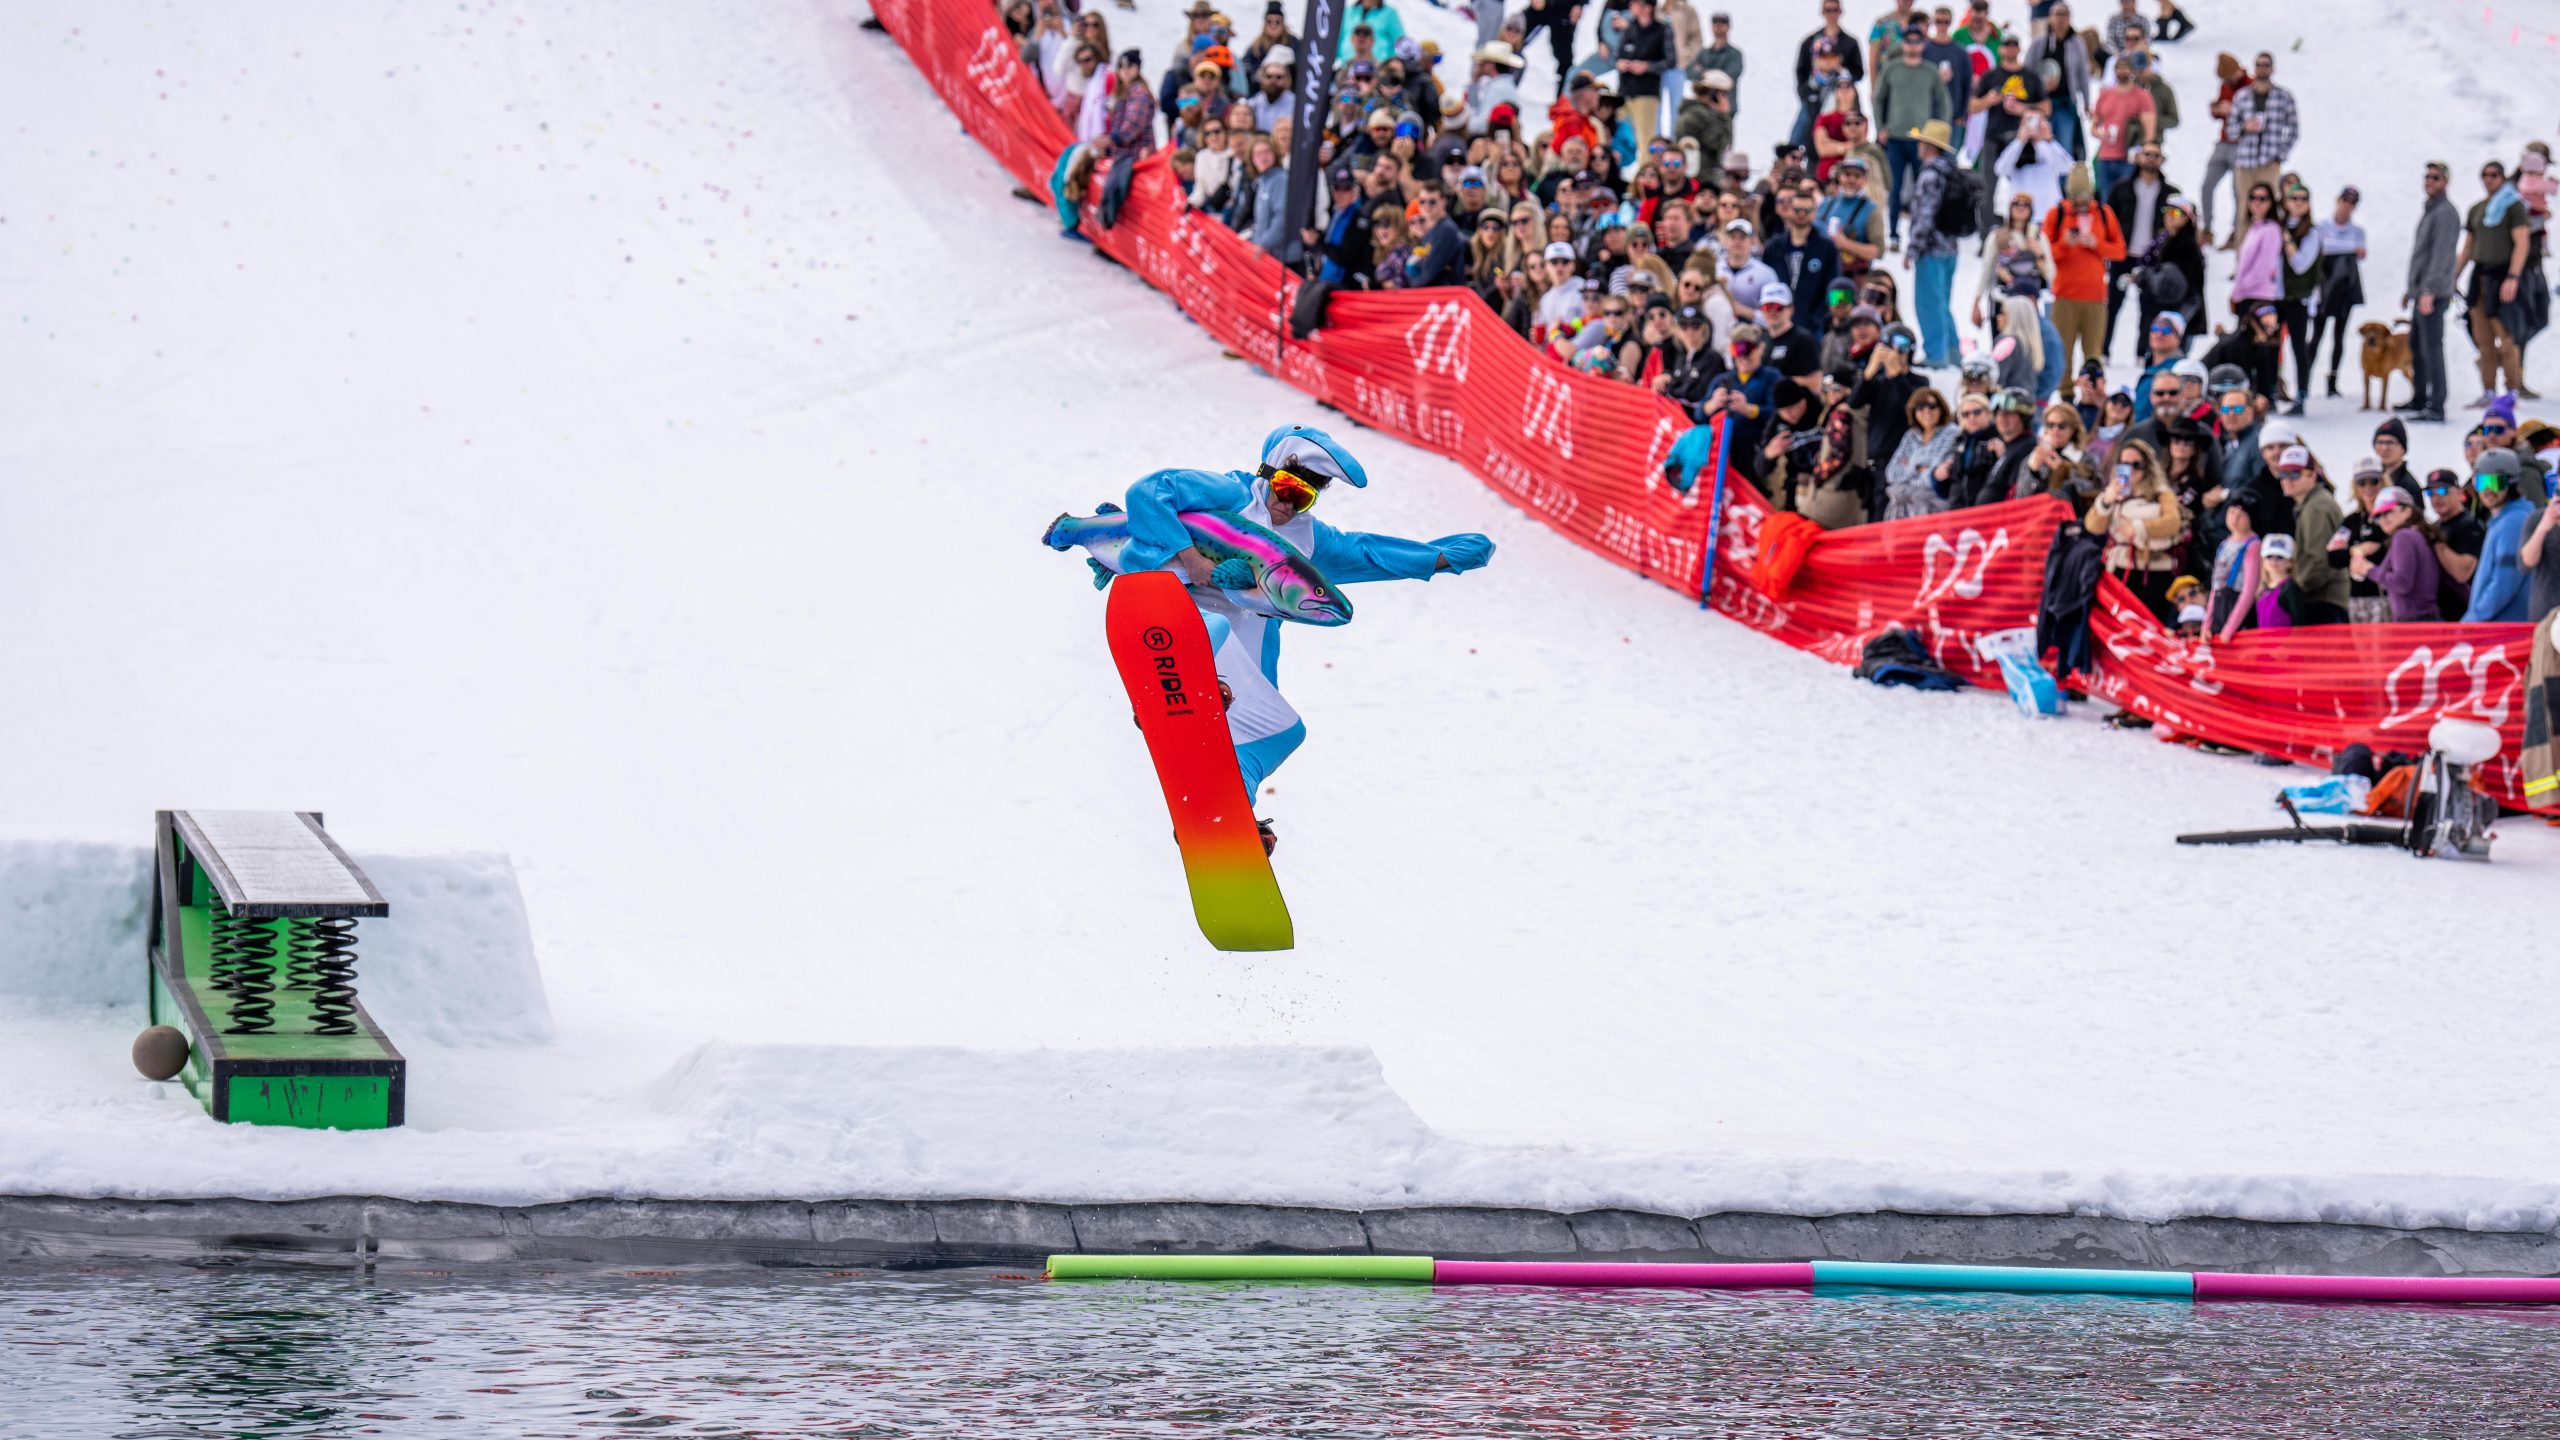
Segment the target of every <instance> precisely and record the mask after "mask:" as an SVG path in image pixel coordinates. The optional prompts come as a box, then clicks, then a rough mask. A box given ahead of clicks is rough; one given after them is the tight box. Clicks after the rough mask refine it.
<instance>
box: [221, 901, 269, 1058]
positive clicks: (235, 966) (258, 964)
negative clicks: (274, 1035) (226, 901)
mask: <svg viewBox="0 0 2560 1440" xmlns="http://www.w3.org/2000/svg"><path fill="white" fill-rule="evenodd" d="M211 912H212V915H211V918H212V926H211V932H212V933H211V936H210V938H211V941H212V952H213V953H212V958H211V963H210V965H209V966H208V969H209V971H210V974H209V975H208V977H207V978H208V980H209V981H210V983H211V984H212V986H213V988H214V989H216V990H219V991H222V992H223V993H225V994H227V995H229V996H230V997H231V1024H230V1025H229V1026H228V1027H226V1029H225V1033H226V1034H231V1035H263V1034H265V1033H266V1032H267V1031H268V1030H270V1029H272V1028H274V1026H275V1023H276V1019H275V1000H274V999H273V998H272V997H273V996H274V994H275V989H276V971H275V958H276V934H275V931H274V930H273V929H271V928H269V927H268V925H267V922H265V921H264V920H252V919H249V918H247V917H246V916H240V915H234V914H232V913H231V912H230V911H229V910H227V909H225V908H224V907H223V905H222V902H221V901H219V900H216V901H214V902H213V905H212V906H211Z"/></svg>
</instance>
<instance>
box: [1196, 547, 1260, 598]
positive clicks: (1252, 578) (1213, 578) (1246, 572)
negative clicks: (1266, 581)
mask: <svg viewBox="0 0 2560 1440" xmlns="http://www.w3.org/2000/svg"><path fill="white" fill-rule="evenodd" d="M1209 583H1210V584H1212V585H1215V586H1217V587H1218V588H1219V589H1221V590H1250V589H1252V588H1253V587H1254V586H1256V585H1258V584H1261V583H1262V578H1261V577H1260V576H1258V575H1256V574H1254V573H1253V562H1252V561H1250V560H1247V559H1246V558H1244V557H1243V556H1241V555H1230V556H1228V557H1227V558H1226V559H1224V560H1221V561H1219V562H1218V568H1217V569H1215V570H1212V571H1210V572H1209Z"/></svg>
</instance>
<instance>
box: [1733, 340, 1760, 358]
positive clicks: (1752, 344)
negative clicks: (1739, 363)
mask: <svg viewBox="0 0 2560 1440" xmlns="http://www.w3.org/2000/svg"><path fill="white" fill-rule="evenodd" d="M1759 348H1760V342H1758V341H1756V340H1736V341H1734V342H1733V353H1734V354H1736V355H1748V354H1750V353H1751V352H1752V351H1754V350H1757V349H1759Z"/></svg>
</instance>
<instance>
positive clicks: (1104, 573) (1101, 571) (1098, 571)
mask: <svg viewBox="0 0 2560 1440" xmlns="http://www.w3.org/2000/svg"><path fill="white" fill-rule="evenodd" d="M1084 563H1086V564H1087V565H1090V566H1092V567H1093V588H1094V589H1096V590H1108V589H1110V588H1111V582H1112V581H1114V580H1117V579H1119V578H1120V572H1119V571H1117V570H1114V569H1112V568H1111V567H1110V566H1108V565H1105V564H1103V563H1102V562H1101V561H1099V560H1087V561H1085V562H1084Z"/></svg>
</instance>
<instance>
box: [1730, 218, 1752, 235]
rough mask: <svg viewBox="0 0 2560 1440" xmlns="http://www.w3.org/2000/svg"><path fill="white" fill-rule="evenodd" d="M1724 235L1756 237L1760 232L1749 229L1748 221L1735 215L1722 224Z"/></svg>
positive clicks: (1749, 223)
mask: <svg viewBox="0 0 2560 1440" xmlns="http://www.w3.org/2000/svg"><path fill="white" fill-rule="evenodd" d="M1724 233H1726V234H1727V235H1757V234H1759V233H1760V232H1759V231H1757V230H1754V229H1752V228H1751V222H1750V221H1748V220H1745V219H1743V218H1742V217H1741V216H1739V215H1736V216H1734V217H1733V218H1732V219H1730V220H1727V221H1726V222H1724Z"/></svg>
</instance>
